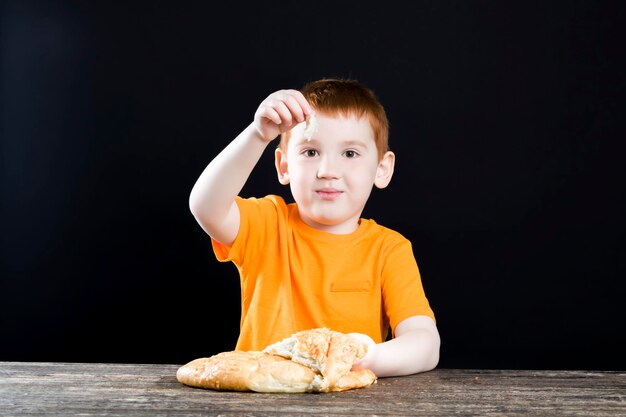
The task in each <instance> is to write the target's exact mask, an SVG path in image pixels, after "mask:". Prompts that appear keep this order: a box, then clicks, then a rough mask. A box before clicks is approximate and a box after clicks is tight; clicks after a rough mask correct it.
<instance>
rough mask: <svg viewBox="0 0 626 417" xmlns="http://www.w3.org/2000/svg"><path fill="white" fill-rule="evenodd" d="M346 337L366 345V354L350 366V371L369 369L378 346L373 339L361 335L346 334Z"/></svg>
mask: <svg viewBox="0 0 626 417" xmlns="http://www.w3.org/2000/svg"><path fill="white" fill-rule="evenodd" d="M348 336H350V337H352V338H354V339H356V340H358V341H360V342H363V343H365V344H366V345H367V353H366V354H365V356H364V357H363V358H362V359H361V360H360V361H357V362H355V363H354V365H352V370H354V371H357V370H359V369H369V368H370V367H371V363H372V361H373V360H374V356H376V348H377V347H378V345H377V344H376V342H374V339H372V338H371V337H369V336H368V335H366V334H363V333H348Z"/></svg>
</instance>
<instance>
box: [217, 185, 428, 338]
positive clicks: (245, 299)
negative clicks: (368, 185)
mask: <svg viewBox="0 0 626 417" xmlns="http://www.w3.org/2000/svg"><path fill="white" fill-rule="evenodd" d="M237 205H238V206H239V210H240V213H241V223H240V226H239V233H238V234H237V238H236V239H235V241H234V242H233V244H232V246H230V247H229V246H226V245H222V244H220V243H218V242H216V241H214V240H212V244H213V250H214V252H215V255H216V257H217V259H218V260H219V261H221V262H229V261H230V262H233V263H234V264H235V266H237V269H238V270H239V275H240V280H241V328H240V334H239V340H238V341H237V346H236V349H237V350H262V349H263V348H265V347H266V346H268V345H270V344H272V343H274V342H277V341H280V340H282V339H283V338H286V337H289V336H291V335H292V334H293V333H295V332H297V331H300V330H308V329H311V328H316V327H328V328H330V329H332V330H336V331H339V332H343V333H351V332H358V333H364V334H367V335H369V336H370V337H371V338H372V339H374V341H375V342H376V343H380V342H383V341H384V340H385V339H386V336H387V334H388V331H389V326H391V328H392V329H395V327H396V325H397V324H398V323H400V322H401V321H402V320H404V319H406V318H408V317H411V316H416V315H424V316H429V317H432V318H433V319H434V318H435V317H434V314H433V311H432V309H431V308H430V306H429V303H428V300H427V298H426V296H425V294H424V289H423V287H422V282H421V278H420V273H419V270H418V267H417V263H416V261H415V257H414V255H413V250H412V247H411V243H410V242H409V241H408V240H407V239H406V238H404V237H403V236H402V235H401V234H399V233H397V232H395V231H393V230H391V229H388V228H386V227H383V226H380V225H378V224H377V223H376V222H375V221H373V220H368V219H361V220H360V224H359V227H358V229H357V230H356V231H355V232H353V233H350V234H346V235H341V234H332V233H328V232H323V231H319V230H317V229H314V228H312V227H310V226H308V225H307V224H305V223H304V222H303V221H302V220H301V219H300V216H299V214H298V207H297V205H296V204H286V203H285V201H284V200H283V198H282V197H279V196H275V195H269V196H266V197H264V198H247V199H244V198H241V197H237Z"/></svg>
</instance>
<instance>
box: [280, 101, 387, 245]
mask: <svg viewBox="0 0 626 417" xmlns="http://www.w3.org/2000/svg"><path fill="white" fill-rule="evenodd" d="M315 117H317V121H318V125H319V127H318V130H317V132H316V133H315V134H314V135H313V137H312V138H311V140H310V141H307V140H306V139H305V138H304V128H305V123H300V124H299V125H297V126H296V127H294V128H293V129H292V132H291V138H290V139H289V142H288V145H287V149H286V151H285V150H280V149H278V150H276V169H277V172H278V179H279V181H280V182H281V184H290V186H291V193H292V195H293V197H294V200H295V201H296V203H298V207H299V211H300V217H301V218H302V220H303V221H304V222H305V223H306V224H308V225H309V226H312V227H314V228H316V229H319V230H324V231H327V232H331V233H340V234H345V233H351V232H353V231H355V230H356V229H357V227H358V221H359V218H360V216H361V213H362V212H363V208H364V207H365V203H366V202H367V199H368V198H369V195H370V193H371V191H372V186H374V185H376V186H377V187H379V188H384V187H386V186H387V184H389V181H390V180H391V175H392V174H393V165H394V155H393V153H392V152H387V153H386V154H385V156H384V157H383V159H382V160H379V159H378V150H377V149H376V144H375V142H374V134H373V132H372V129H371V126H370V123H369V121H368V120H367V118H361V119H357V118H356V117H354V116H351V117H344V116H328V115H325V114H320V113H317V114H316V116H315Z"/></svg>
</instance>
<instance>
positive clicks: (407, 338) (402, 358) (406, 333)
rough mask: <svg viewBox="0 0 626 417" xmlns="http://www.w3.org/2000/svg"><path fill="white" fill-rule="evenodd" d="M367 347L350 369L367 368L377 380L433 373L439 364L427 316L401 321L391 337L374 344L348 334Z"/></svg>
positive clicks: (435, 333)
mask: <svg viewBox="0 0 626 417" xmlns="http://www.w3.org/2000/svg"><path fill="white" fill-rule="evenodd" d="M350 336H353V337H355V338H357V339H359V340H362V341H364V342H365V343H367V344H368V352H367V355H366V356H365V357H364V358H363V359H362V360H361V361H359V362H357V363H356V364H355V365H354V369H361V368H368V369H371V370H372V372H374V373H375V374H376V376H378V377H386V376H401V375H410V374H415V373H418V372H425V371H430V370H431V369H434V368H435V367H436V366H437V363H438V362H439V346H440V344H441V341H440V338H439V331H438V330H437V326H436V325H435V322H434V321H433V319H431V318H430V317H428V316H413V317H409V318H407V319H405V320H403V321H401V322H400V323H399V324H398V325H397V326H396V329H395V337H394V338H393V339H391V340H389V341H387V342H383V343H379V344H376V343H374V341H373V340H372V339H371V338H370V337H369V336H366V335H364V334H361V333H350Z"/></svg>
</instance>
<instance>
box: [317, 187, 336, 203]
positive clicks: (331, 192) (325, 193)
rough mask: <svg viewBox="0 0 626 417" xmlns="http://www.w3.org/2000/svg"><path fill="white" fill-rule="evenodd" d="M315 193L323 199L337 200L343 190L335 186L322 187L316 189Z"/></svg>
mask: <svg viewBox="0 0 626 417" xmlns="http://www.w3.org/2000/svg"><path fill="white" fill-rule="evenodd" d="M315 193H316V194H317V195H318V196H319V197H320V198H321V199H322V200H326V201H332V200H335V199H336V198H337V197H339V196H340V195H341V194H342V193H343V191H339V190H336V189H334V188H322V189H320V190H317V191H315Z"/></svg>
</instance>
